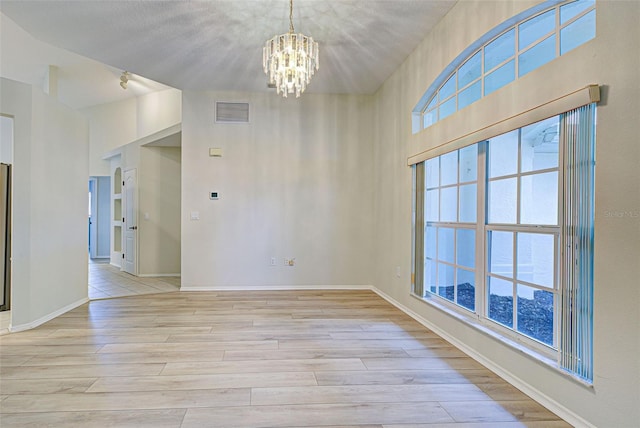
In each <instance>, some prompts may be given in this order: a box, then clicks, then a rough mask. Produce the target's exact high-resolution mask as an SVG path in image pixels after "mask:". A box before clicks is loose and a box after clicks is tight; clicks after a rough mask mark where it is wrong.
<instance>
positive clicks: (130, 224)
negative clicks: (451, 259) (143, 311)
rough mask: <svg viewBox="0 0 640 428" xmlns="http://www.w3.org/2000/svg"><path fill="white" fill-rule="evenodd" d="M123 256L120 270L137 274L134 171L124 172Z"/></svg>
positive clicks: (136, 215)
mask: <svg viewBox="0 0 640 428" xmlns="http://www.w3.org/2000/svg"><path fill="white" fill-rule="evenodd" d="M123 190H124V192H123V193H124V225H123V226H124V232H123V233H124V254H123V260H122V261H123V263H122V270H124V271H125V272H128V273H130V274H132V275H137V274H138V269H137V263H136V258H137V248H136V244H137V242H138V207H137V197H136V195H137V182H136V170H135V169H130V170H128V171H125V172H124V189H123Z"/></svg>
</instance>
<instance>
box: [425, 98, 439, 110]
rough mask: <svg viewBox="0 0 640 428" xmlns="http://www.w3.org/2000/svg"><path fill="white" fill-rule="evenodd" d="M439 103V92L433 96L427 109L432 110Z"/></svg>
mask: <svg viewBox="0 0 640 428" xmlns="http://www.w3.org/2000/svg"><path fill="white" fill-rule="evenodd" d="M437 104H438V94H435V95H434V96H433V98H431V101H429V105H428V106H427V108H426V109H425V111H429V110H432V109H433V108H434V107H435V106H436V105H437Z"/></svg>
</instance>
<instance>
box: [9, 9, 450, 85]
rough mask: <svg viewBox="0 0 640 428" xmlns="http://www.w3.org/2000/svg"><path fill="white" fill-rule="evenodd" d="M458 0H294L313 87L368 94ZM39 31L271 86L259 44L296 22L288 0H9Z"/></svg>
mask: <svg viewBox="0 0 640 428" xmlns="http://www.w3.org/2000/svg"><path fill="white" fill-rule="evenodd" d="M453 5H454V1H453V0H438V1H436V0H418V1H415V0H384V1H382V0H380V1H378V0H296V1H294V26H295V29H296V31H297V32H302V33H304V34H307V35H310V36H312V37H313V38H314V39H315V40H316V41H317V42H318V43H319V45H320V70H319V71H318V72H317V73H316V76H315V77H314V78H313V80H312V82H311V84H310V85H309V87H308V89H307V91H308V92H323V93H357V94H371V93H373V92H375V91H376V90H377V89H378V88H379V87H380V85H381V84H382V83H383V82H384V80H385V79H386V78H387V77H388V76H389V75H390V74H391V73H392V72H393V71H394V70H395V69H396V68H397V67H398V66H399V65H400V64H401V63H402V61H404V59H405V58H406V57H407V56H408V55H409V53H411V51H412V50H413V49H415V47H416V46H417V44H418V43H419V42H420V41H421V40H422V39H423V38H424V37H425V36H426V34H427V33H428V32H429V31H431V29H432V28H433V26H434V25H435V24H436V23H437V22H438V21H440V19H442V17H443V16H444V15H445V14H446V13H447V12H448V11H449V10H450V9H451V7H452V6H453ZM0 10H1V11H2V13H3V14H4V15H6V16H8V17H9V18H10V19H11V20H13V21H14V22H15V23H17V24H18V25H19V26H20V27H22V28H23V29H24V30H26V31H27V32H28V33H30V34H31V35H32V36H33V37H35V38H36V39H39V40H40V41H44V42H46V43H48V44H50V45H53V46H56V47H59V48H63V49H66V50H69V51H71V52H75V53H77V54H80V55H82V56H85V57H88V58H91V59H93V60H95V61H98V62H100V63H104V64H107V65H109V66H111V67H114V68H116V69H120V70H129V71H131V72H133V73H135V74H138V75H141V76H145V77H147V78H149V79H153V80H155V81H157V82H161V83H163V84H166V85H169V86H172V87H175V88H179V89H189V90H238V91H265V90H267V88H266V76H265V74H264V72H263V70H262V46H263V44H264V42H265V41H266V40H267V39H268V38H271V37H272V36H273V35H275V34H282V33H285V32H287V31H288V28H289V23H288V19H289V4H288V2H287V1H286V0H211V1H171V0H169V1H148V0H147V1H138V0H129V1H98V0H84V1H10V0H2V1H1V2H0Z"/></svg>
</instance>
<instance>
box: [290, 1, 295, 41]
mask: <svg viewBox="0 0 640 428" xmlns="http://www.w3.org/2000/svg"><path fill="white" fill-rule="evenodd" d="M294 32H295V30H294V29H293V0H289V33H290V34H293V33H294Z"/></svg>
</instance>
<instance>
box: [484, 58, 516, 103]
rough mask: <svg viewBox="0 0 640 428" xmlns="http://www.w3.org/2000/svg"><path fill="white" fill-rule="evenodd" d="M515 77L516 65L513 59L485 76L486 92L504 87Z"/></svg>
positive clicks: (487, 93)
mask: <svg viewBox="0 0 640 428" xmlns="http://www.w3.org/2000/svg"><path fill="white" fill-rule="evenodd" d="M515 77H516V65H515V62H514V61H513V60H511V61H509V62H508V63H506V64H505V65H503V66H502V67H500V68H498V69H497V70H496V71H494V72H491V73H490V74H488V75H486V76H485V77H484V94H485V95H489V94H490V93H491V92H493V91H495V90H498V89H500V88H502V87H503V86H504V85H506V84H507V83H510V82H512V81H513V79H515Z"/></svg>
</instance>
